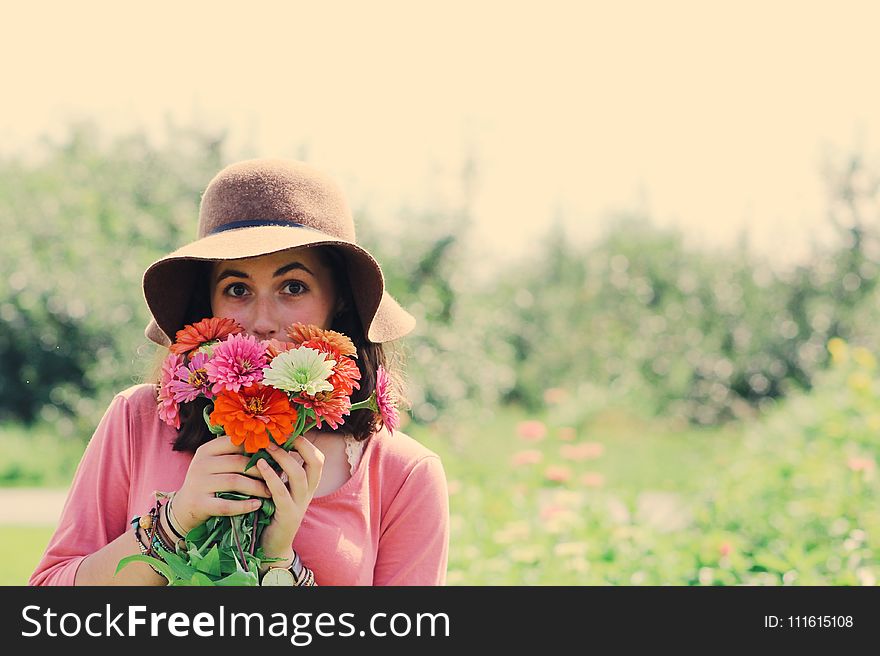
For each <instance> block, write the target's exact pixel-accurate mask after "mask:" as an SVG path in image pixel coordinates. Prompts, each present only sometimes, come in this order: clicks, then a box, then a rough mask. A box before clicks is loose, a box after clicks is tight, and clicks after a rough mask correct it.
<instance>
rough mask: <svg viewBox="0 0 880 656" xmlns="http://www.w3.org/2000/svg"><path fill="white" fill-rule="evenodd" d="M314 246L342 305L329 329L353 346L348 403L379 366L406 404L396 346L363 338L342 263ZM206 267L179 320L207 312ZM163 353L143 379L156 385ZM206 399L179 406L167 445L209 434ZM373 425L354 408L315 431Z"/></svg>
mask: <svg viewBox="0 0 880 656" xmlns="http://www.w3.org/2000/svg"><path fill="white" fill-rule="evenodd" d="M315 248H316V250H317V251H318V255H319V256H320V257H321V259H322V261H323V262H324V263H325V264H326V265H327V266H328V267H329V268H330V270H331V272H332V274H333V282H334V287H335V289H336V293H337V297H338V298H337V300H340V299H341V301H342V304H343V307H342V309H341V310H340V311H339V312H338V313H337V314H336V316H334V318H333V323H332V325H331V326H330V329H331V330H335V331H336V332H340V333H342V334H344V335H347V336H348V337H349V338H350V339H351V340H352V342H353V343H354V345H355V347H356V348H357V359H356V360H355V362H356V363H357V366H358V369H359V370H360V373H361V378H360V381H358V382H359V384H360V389H356V390H354V392H353V393H352V395H351V402H352V403H357V402H358V401H363V400H364V399H366V398H368V397H369V396H370V395H371V394H372V393H373V390H374V389H375V388H376V372H377V370H378V368H379V366H380V365H381V366H382V367H384V368H385V369H386V370H387V371H388V375H389V376H390V378H391V383H392V386H393V388H394V393H395V395H396V397H397V399H398V401H399V404H400V405H401V406H402V407H409V402H408V401H407V399H406V396H405V394H404V391H403V390H404V383H403V362H404V354H403V352H402V350H401V349H400V348H398V347H396V346H395V345H391V344H389V343H384V344H379V343H374V342H370V341H368V340H367V338H366V336H365V335H364V328H363V325H362V324H361V320H360V317H359V315H358V313H357V310H356V309H355V306H354V301H353V299H352V296H351V287H350V285H349V284H348V276H347V274H346V271H345V261H344V260H343V259H342V257H341V256H340V255H339V254H338V253H337V252H336V251H335V250H334V249H333V248H331V247H315ZM212 265H213V262H212V261H205V262H203V263H201V266H202V270H201V271H200V272H199V274H198V276H197V279H196V280H197V282H196V285H195V288H194V289H193V293H192V297H191V299H190V302H189V304H188V306H187V311H186V317H185V320H184V324H189V323H195V322H196V321H199V320H201V319H204V318H205V317H209V316H211V314H212V313H211V303H210V284H209V278H210V272H211V266H212ZM181 327H183V326H181ZM389 346H390V348H389ZM386 349H388V353H386ZM167 355H168V349H167V348H166V347H159V348H158V349H157V352H156V358H155V360H154V361H153V362H152V364H151V370H150V373H149V375H148V377H147V382H149V383H152V384H158V382H159V378H160V372H161V369H162V362H163V361H164V360H165V357H166V356H167ZM210 403H211V402H210V401H208V400H207V399H205V398H202V397H199V398H197V399H195V400H194V401H192V402H190V403H185V404H182V405H181V406H180V428H179V429H178V433H177V437H176V438H175V440H174V445H173V448H174V450H175V451H190V452H194V451H195V450H196V449H197V448H198V447H200V446H201V445H202V444H204V443H205V442H207V441H208V440H210V439H211V438H212V437H213V435H212V434H211V432H210V431H209V430H208V427H207V426H206V425H205V421H204V418H203V416H202V412H203V410H204V409H205V408H206V407H207V406H208V405H209V404H210ZM325 426H326V425H325ZM379 428H381V421H380V420H379V418H378V417H377V416H376V415H375V414H373V413H372V412H369V411H366V412H363V411H358V412H354V413H352V414H350V415H348V416H346V417H345V423H344V424H342V425H340V427H339V428H338V429H336V430H333V429H332V428H330V427H329V426H326V427H325V428H324V429H322V430H321V432H322V433H327V434H343V433H351V434H352V435H353V436H354V438H355V439H356V440H365V439H367V438H368V437H370V435H372V434H373V433H375V432H376V430H378V429H379Z"/></svg>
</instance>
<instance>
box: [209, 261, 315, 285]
mask: <svg viewBox="0 0 880 656" xmlns="http://www.w3.org/2000/svg"><path fill="white" fill-rule="evenodd" d="M294 269H300V270H302V271H305V272H306V273H308V274H309V275H311V276H314V275H315V274H314V273H312V272H311V270H310V269H309V268H308V267H307V266H306V265H305V264H302V263H301V262H291V263H290V264H285V265H284V266H283V267H281V268H280V269H278V270H277V271H276V272H275V273H273V274H272V277H273V278H277V277H279V276H283V275H284V274H285V273H287V272H288V271H293V270H294ZM224 278H250V276H249V275H248V274H246V273H245V272H244V271H239V270H237V269H224V270H223V271H221V272H220V274H219V275H218V276H217V280H215V281H214V284H215V285H217V284H219V283H220V281H221V280H223V279H224Z"/></svg>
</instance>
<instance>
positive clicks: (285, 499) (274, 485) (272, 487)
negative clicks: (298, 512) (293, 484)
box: [257, 460, 293, 508]
mask: <svg viewBox="0 0 880 656" xmlns="http://www.w3.org/2000/svg"><path fill="white" fill-rule="evenodd" d="M257 467H259V468H260V471H261V472H262V473H263V479H264V480H265V481H266V485H267V486H268V487H269V491H270V492H271V493H272V500H273V501H274V502H275V505H276V506H279V507H282V508H283V507H287V506H288V505H289V504H290V503H292V501H293V499H292V498H291V496H290V490H288V489H287V486H286V485H285V484H284V483H283V482H282V481H281V477H280V476H278V474H277V473H275V470H274V469H272V467H271V466H270V465H269V463H268V462H266V461H265V460H260V462H258V463H257Z"/></svg>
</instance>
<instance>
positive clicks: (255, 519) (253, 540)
mask: <svg viewBox="0 0 880 656" xmlns="http://www.w3.org/2000/svg"><path fill="white" fill-rule="evenodd" d="M258 512H260V511H259V510H255V511H254V512H252V513H251V521H252V522H253V523H254V528H253V529H252V530H251V556H253V555H254V550H255V549H256V548H257V524H259V521H258V520H259V518H258V517H257V513H258Z"/></svg>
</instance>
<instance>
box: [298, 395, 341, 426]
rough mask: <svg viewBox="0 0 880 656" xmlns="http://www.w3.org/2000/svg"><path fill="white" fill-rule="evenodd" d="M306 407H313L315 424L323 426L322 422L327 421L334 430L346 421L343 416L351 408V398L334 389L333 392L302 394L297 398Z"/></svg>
mask: <svg viewBox="0 0 880 656" xmlns="http://www.w3.org/2000/svg"><path fill="white" fill-rule="evenodd" d="M296 402H297V403H301V404H302V405H303V406H304V407H306V408H311V409H312V410H313V411H314V413H315V425H316V426H317V427H318V428H321V422H322V421H326V422H327V423H328V424H330V426H332V427H333V430H336V429H337V428H339V425H340V424H343V423H345V420H344V419H343V418H342V416H343V415H347V414H348V413H349V412H350V410H351V399H350V398H348V395H347V394H343V393H342V391H341V390H338V389H334V390H333V391H332V392H318V393H317V394H315V396H305V395H300V396H298V397H297V398H296Z"/></svg>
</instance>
